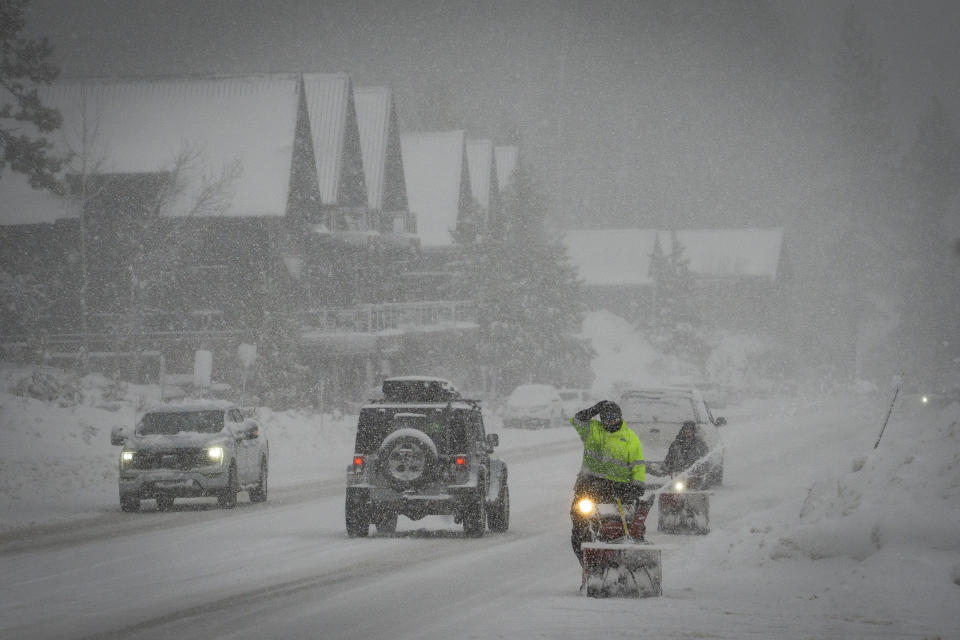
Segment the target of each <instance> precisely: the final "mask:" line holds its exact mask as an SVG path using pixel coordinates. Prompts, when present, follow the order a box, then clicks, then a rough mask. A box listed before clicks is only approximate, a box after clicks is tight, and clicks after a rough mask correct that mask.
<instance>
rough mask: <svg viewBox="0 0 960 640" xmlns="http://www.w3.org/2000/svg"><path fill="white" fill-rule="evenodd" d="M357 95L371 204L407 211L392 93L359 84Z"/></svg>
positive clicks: (359, 125) (369, 203)
mask: <svg viewBox="0 0 960 640" xmlns="http://www.w3.org/2000/svg"><path fill="white" fill-rule="evenodd" d="M354 98H355V100H356V103H357V126H358V127H359V129H360V148H361V150H362V152H363V168H364V176H365V177H366V182H367V203H368V206H369V207H370V208H371V209H374V210H377V211H404V210H406V208H407V189H406V182H405V181H404V178H403V158H402V155H401V152H400V132H399V130H398V128H397V112H396V109H395V108H394V103H393V94H392V92H391V91H390V89H388V88H386V87H359V88H357V89H354Z"/></svg>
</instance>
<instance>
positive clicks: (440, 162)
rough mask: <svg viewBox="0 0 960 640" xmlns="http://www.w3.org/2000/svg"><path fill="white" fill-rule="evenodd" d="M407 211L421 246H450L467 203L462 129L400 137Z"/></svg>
mask: <svg viewBox="0 0 960 640" xmlns="http://www.w3.org/2000/svg"><path fill="white" fill-rule="evenodd" d="M400 146H401V149H402V153H403V171H404V177H405V179H406V183H407V197H408V199H409V203H410V211H411V212H412V213H414V214H415V215H416V219H417V236H419V238H420V241H421V244H422V245H423V246H449V245H451V244H453V241H454V240H453V235H452V232H454V231H456V230H457V228H458V225H459V222H460V213H461V211H464V210H466V208H467V207H468V205H469V202H470V197H471V196H470V174H469V172H468V170H467V166H466V151H465V149H464V133H463V131H443V132H429V133H422V132H418V133H405V134H403V135H401V136H400Z"/></svg>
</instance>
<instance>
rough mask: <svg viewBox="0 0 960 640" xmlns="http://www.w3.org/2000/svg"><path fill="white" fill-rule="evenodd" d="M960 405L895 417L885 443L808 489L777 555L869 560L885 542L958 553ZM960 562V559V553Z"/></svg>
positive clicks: (959, 539)
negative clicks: (908, 416)
mask: <svg viewBox="0 0 960 640" xmlns="http://www.w3.org/2000/svg"><path fill="white" fill-rule="evenodd" d="M958 531H960V405H957V404H953V405H951V406H949V407H947V408H946V409H943V410H940V411H937V410H929V411H925V412H922V413H919V414H916V415H914V416H911V418H910V419H906V420H896V421H892V422H891V423H890V425H889V426H888V428H887V430H886V431H885V433H884V439H883V440H882V441H881V443H880V446H879V447H878V448H877V449H875V450H873V451H871V452H870V454H868V455H866V456H862V457H858V458H855V459H854V460H852V461H851V464H850V469H849V470H848V471H847V472H846V473H843V474H842V475H839V476H835V477H830V478H823V479H821V480H819V481H817V482H816V483H814V485H813V486H812V487H811V488H810V492H809V495H808V496H807V498H806V500H805V501H804V503H803V507H802V509H801V510H800V515H799V523H798V526H797V527H796V529H795V530H794V531H793V532H792V533H791V535H790V536H789V537H788V538H783V539H781V540H780V542H779V543H778V544H777V545H776V546H775V547H774V549H773V554H772V555H773V557H777V556H787V557H793V556H795V555H797V554H803V555H807V556H809V557H811V558H814V559H819V558H832V557H837V556H849V557H851V558H853V559H855V560H864V559H866V558H868V557H869V556H871V555H873V554H874V553H876V552H877V551H880V550H881V549H884V548H886V547H888V546H894V545H908V546H918V547H923V548H927V549H939V550H942V551H954V552H960V536H958V535H957V532H958ZM958 560H960V558H958Z"/></svg>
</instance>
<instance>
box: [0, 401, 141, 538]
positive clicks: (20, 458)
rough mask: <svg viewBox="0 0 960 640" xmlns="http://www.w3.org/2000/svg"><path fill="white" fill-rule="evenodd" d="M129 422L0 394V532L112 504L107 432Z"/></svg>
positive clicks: (125, 415)
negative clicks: (0, 529) (0, 515)
mask: <svg viewBox="0 0 960 640" xmlns="http://www.w3.org/2000/svg"><path fill="white" fill-rule="evenodd" d="M132 419H133V411H132V410H127V411H108V410H104V409H98V408H96V407H89V406H85V405H74V406H68V407H62V406H58V405H57V404H56V403H55V402H52V401H42V400H35V399H33V398H24V397H21V396H15V395H12V394H9V393H4V392H0V513H2V514H3V516H2V518H0V528H9V527H13V526H20V525H25V524H30V523H32V522H36V521H43V520H49V519H52V517H53V516H56V515H60V514H65V513H71V512H77V511H84V510H89V509H92V508H95V506H96V505H106V504H112V503H114V502H116V500H117V478H116V474H117V470H116V467H117V450H116V449H115V448H114V447H111V446H110V429H111V428H112V427H113V426H115V425H128V424H130V423H131V422H132Z"/></svg>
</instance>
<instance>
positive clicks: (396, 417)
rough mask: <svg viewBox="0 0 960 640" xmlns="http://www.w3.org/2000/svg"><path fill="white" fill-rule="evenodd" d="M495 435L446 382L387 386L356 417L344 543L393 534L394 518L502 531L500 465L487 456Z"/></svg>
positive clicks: (506, 495) (474, 405)
mask: <svg viewBox="0 0 960 640" xmlns="http://www.w3.org/2000/svg"><path fill="white" fill-rule="evenodd" d="M498 444H499V436H498V435H497V434H487V433H486V432H485V431H484V424H483V412H482V410H481V408H480V404H479V402H477V401H475V400H467V399H464V398H462V397H461V396H460V393H459V392H458V391H457V390H456V388H455V387H454V386H453V385H452V384H450V382H449V381H447V380H444V379H441V378H434V377H428V376H403V377H398V378H388V379H386V380H384V382H383V398H380V399H376V400H372V401H371V402H369V403H368V404H366V405H364V406H363V407H362V408H361V409H360V416H359V420H358V423H357V435H356V442H355V445H354V453H353V461H352V463H351V464H350V466H348V467H347V490H346V504H345V509H344V511H345V519H346V527H347V535H349V536H350V537H351V538H353V537H364V536H367V535H368V534H369V531H370V525H371V524H373V525H374V526H375V527H376V529H377V531H378V532H381V533H392V532H394V531H396V528H397V519H398V516H401V515H403V516H406V517H408V518H410V519H411V520H420V519H421V518H423V517H424V516H428V515H453V517H454V522H456V523H462V524H463V530H464V533H465V534H466V535H467V536H471V537H480V536H482V535H483V534H484V530H485V529H489V530H490V531H506V530H507V528H508V527H509V524H510V489H509V487H508V486H507V464H506V462H504V461H502V460H500V459H499V458H497V457H495V456H493V455H492V454H493V450H494V448H495V447H496V446H497V445H498Z"/></svg>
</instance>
